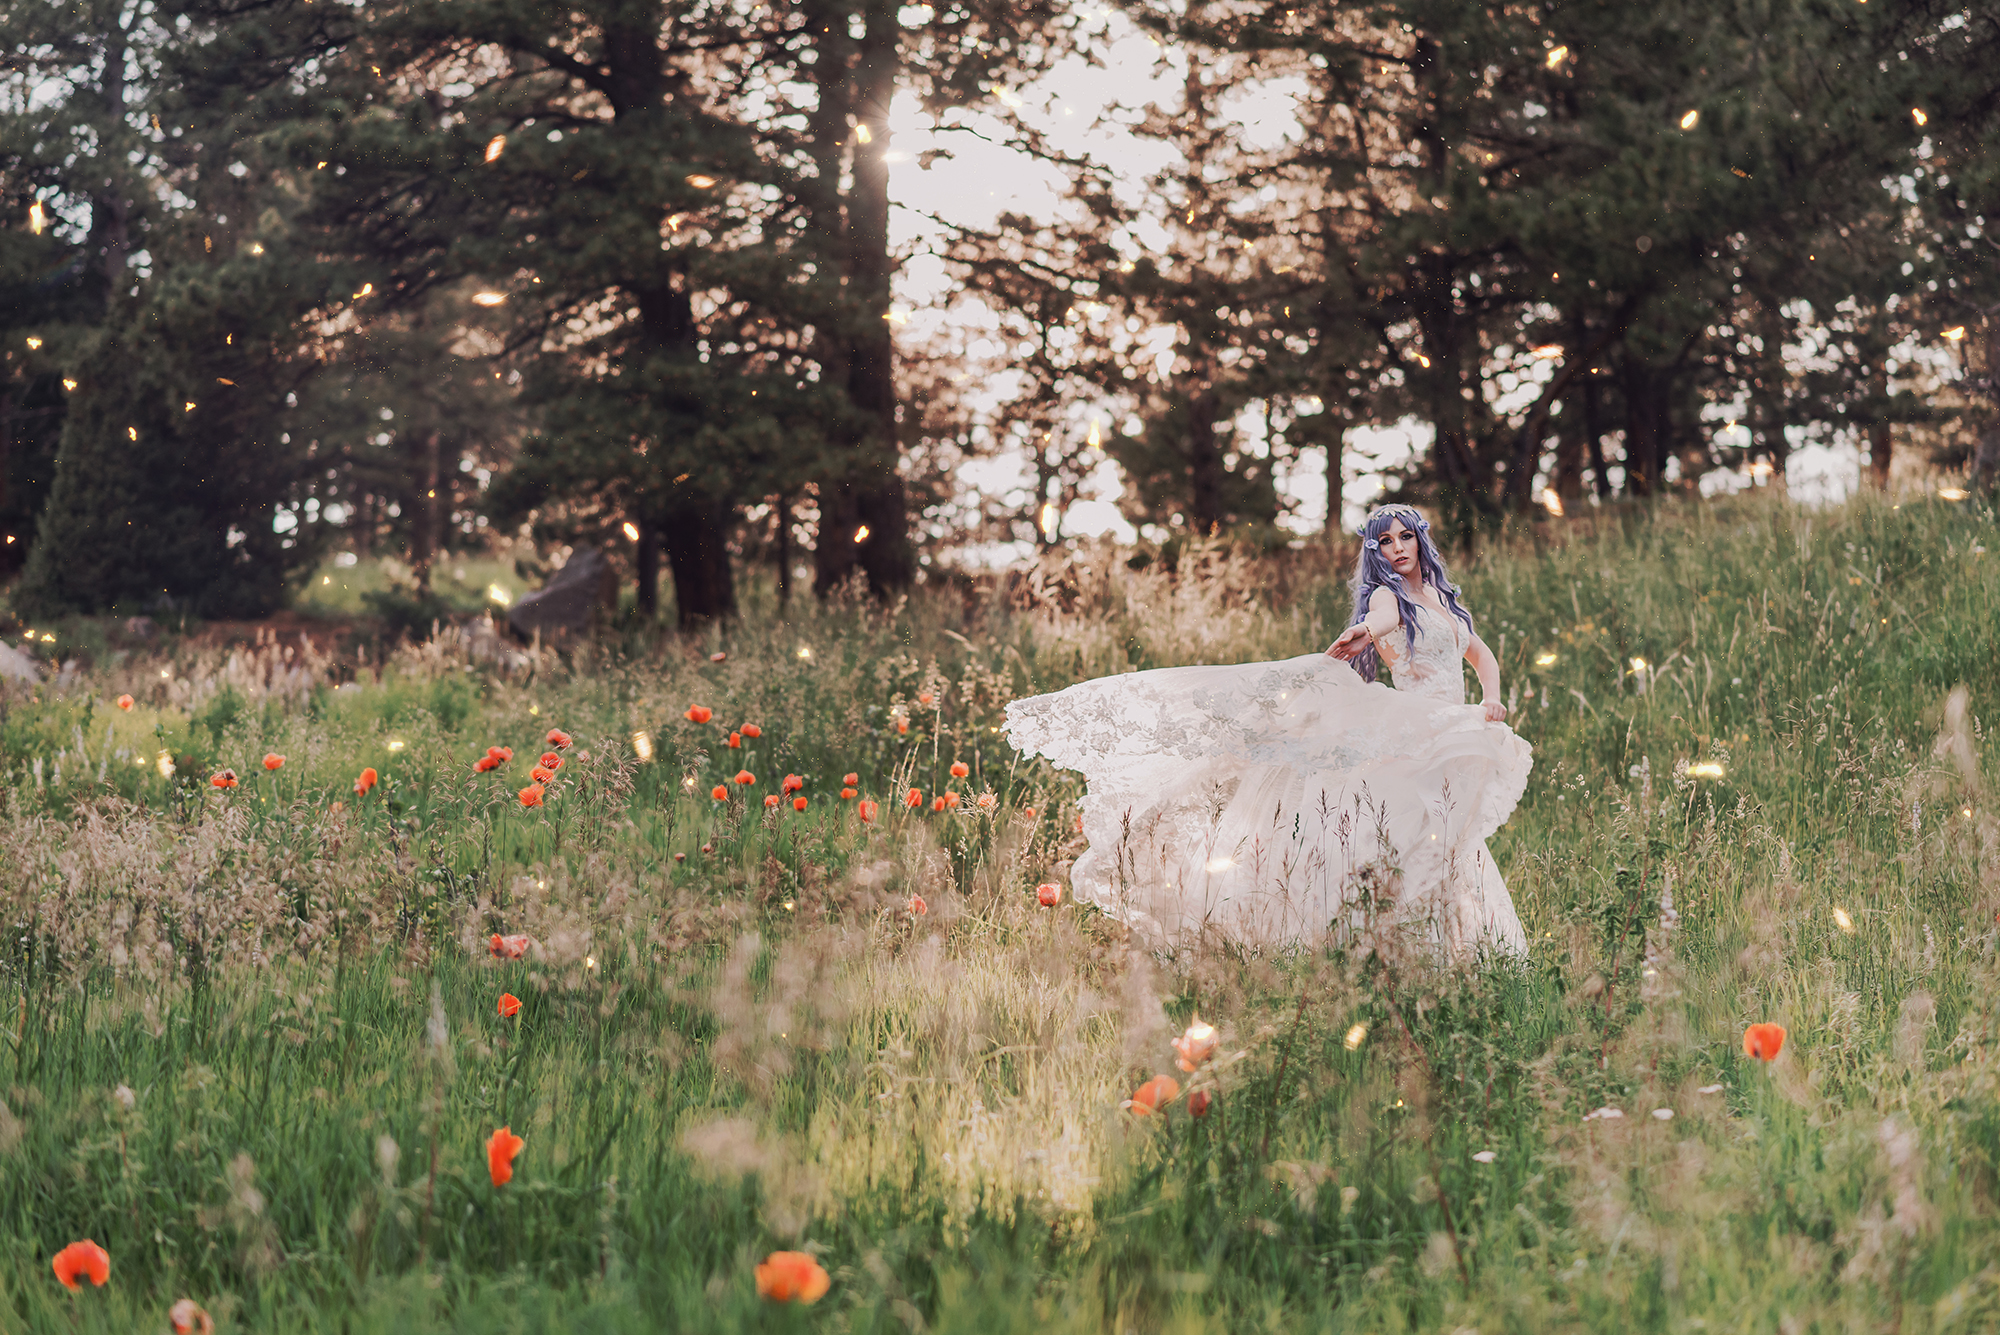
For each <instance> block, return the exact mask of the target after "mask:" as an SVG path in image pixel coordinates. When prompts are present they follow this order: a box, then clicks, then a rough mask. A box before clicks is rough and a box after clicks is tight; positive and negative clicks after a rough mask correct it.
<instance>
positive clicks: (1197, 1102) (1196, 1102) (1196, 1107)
mask: <svg viewBox="0 0 2000 1335" xmlns="http://www.w3.org/2000/svg"><path fill="white" fill-rule="evenodd" d="M1209 1101H1210V1100H1209V1093H1208V1091H1207V1090H1205V1089H1197V1090H1196V1091H1195V1092H1194V1093H1192V1094H1190V1095H1188V1115H1189V1116H1190V1117H1206V1116H1208V1105H1209Z"/></svg>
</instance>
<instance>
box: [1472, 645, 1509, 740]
mask: <svg viewBox="0 0 2000 1335" xmlns="http://www.w3.org/2000/svg"><path fill="white" fill-rule="evenodd" d="M1465 661H1466V662H1468V663H1470V664H1472V670H1473V672H1474V673H1475V674H1476V675H1477V676H1478V677H1479V694H1480V701H1481V703H1482V704H1484V705H1485V707H1486V721H1487V722H1489V723H1498V722H1499V721H1500V720H1501V719H1503V718H1505V717H1507V706H1506V705H1505V704H1503V703H1501V700H1500V660H1499V659H1497V658H1495V657H1494V656H1493V651H1492V650H1491V649H1488V648H1487V647H1486V641H1484V640H1482V639H1480V638H1479V637H1478V636H1477V635H1475V636H1473V637H1472V646H1471V647H1470V648H1469V649H1467V650H1466V651H1465Z"/></svg>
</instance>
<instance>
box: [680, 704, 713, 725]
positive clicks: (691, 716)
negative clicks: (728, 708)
mask: <svg viewBox="0 0 2000 1335" xmlns="http://www.w3.org/2000/svg"><path fill="white" fill-rule="evenodd" d="M682 717H684V718H686V719H687V721H688V722H689V723H706V722H708V721H709V720H710V719H712V718H714V717H715V712H714V711H713V710H711V709H709V708H708V707H707V706H705V705H689V706H688V712H687V713H686V714H685V715H683V716H682Z"/></svg>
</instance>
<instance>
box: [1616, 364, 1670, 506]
mask: <svg viewBox="0 0 2000 1335" xmlns="http://www.w3.org/2000/svg"><path fill="white" fill-rule="evenodd" d="M1672 376H1673V373H1672V372H1671V371H1669V370H1666V369H1665V368H1663V367H1658V366H1652V365H1649V364H1648V363H1646V362H1643V361H1640V360H1638V359H1637V358H1633V357H1628V358H1626V359H1625V362H1624V364H1623V366H1622V367H1621V368H1620V374H1619V381H1620V383H1621V385H1622V387H1623V388H1624V391H1625V487H1626V490H1628V491H1629V492H1631V494H1632V495H1634V496H1653V495H1657V494H1658V493H1659V490H1660V487H1661V484H1662V482H1663V480H1664V470H1665V467H1666V458H1667V450H1668V447H1669V445H1670V443H1671V442H1670V440H1669V438H1668V434H1667V432H1666V430H1665V427H1666V424H1667V422H1666V418H1667V402H1668V398H1667V391H1668V387H1669V385H1670V383H1671V380H1672Z"/></svg>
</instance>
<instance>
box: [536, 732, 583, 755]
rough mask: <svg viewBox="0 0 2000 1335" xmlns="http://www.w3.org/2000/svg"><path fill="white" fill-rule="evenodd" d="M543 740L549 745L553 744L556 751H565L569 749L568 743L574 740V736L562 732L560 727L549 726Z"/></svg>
mask: <svg viewBox="0 0 2000 1335" xmlns="http://www.w3.org/2000/svg"><path fill="white" fill-rule="evenodd" d="M543 740H544V741H546V742H547V743H548V744H549V745H550V746H553V747H554V748H555V749H556V750H558V751H566V750H568V749H569V744H570V743H571V742H573V741H575V740H576V739H575V738H574V737H571V736H570V735H569V734H568V733H566V732H564V731H563V730H562V729H561V728H550V729H549V735H548V736H547V737H545V738H544V739H543Z"/></svg>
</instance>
